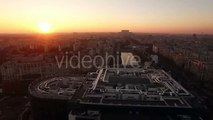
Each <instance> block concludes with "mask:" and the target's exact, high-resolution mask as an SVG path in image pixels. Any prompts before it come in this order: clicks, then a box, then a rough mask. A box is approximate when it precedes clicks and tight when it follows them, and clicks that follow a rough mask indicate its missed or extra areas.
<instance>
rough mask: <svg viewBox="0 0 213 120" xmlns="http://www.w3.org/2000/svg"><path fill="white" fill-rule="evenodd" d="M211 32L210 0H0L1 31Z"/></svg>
mask: <svg viewBox="0 0 213 120" xmlns="http://www.w3.org/2000/svg"><path fill="white" fill-rule="evenodd" d="M42 22H46V23H49V24H50V25H51V28H52V30H51V31H53V32H90V31H91V32H98V31H99V32H106V31H111V32H116V31H120V30H121V29H129V30H130V31H134V32H172V33H175V32H178V33H180V32H181V33H184V32H187V33H188V32H189V33H194V32H196V33H213V0H0V32H39V24H40V23H42Z"/></svg>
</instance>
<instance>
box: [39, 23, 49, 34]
mask: <svg viewBox="0 0 213 120" xmlns="http://www.w3.org/2000/svg"><path fill="white" fill-rule="evenodd" d="M39 28H40V32H41V33H49V32H51V26H50V24H49V23H46V22H43V23H39Z"/></svg>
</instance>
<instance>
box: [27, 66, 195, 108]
mask: <svg viewBox="0 0 213 120" xmlns="http://www.w3.org/2000/svg"><path fill="white" fill-rule="evenodd" d="M29 90H30V93H31V95H33V96H36V97H40V98H52V99H64V100H69V101H78V102H79V103H80V104H84V105H85V104H86V105H99V106H100V105H101V106H131V107H134V106H136V107H169V108H192V107H191V105H190V103H189V102H188V101H189V99H191V98H192V97H193V96H192V95H191V94H190V93H189V92H188V91H187V90H186V89H185V88H183V87H182V86H181V85H180V84H179V83H178V82H177V81H175V80H174V79H173V78H172V77H171V76H170V75H169V74H167V73H166V72H165V71H164V70H160V69H143V68H107V69H105V68H103V69H100V70H98V71H96V72H91V73H88V74H87V76H86V77H56V78H51V79H47V80H44V81H41V82H36V83H34V84H31V86H30V87H29Z"/></svg>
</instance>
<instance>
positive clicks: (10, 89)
mask: <svg viewBox="0 0 213 120" xmlns="http://www.w3.org/2000/svg"><path fill="white" fill-rule="evenodd" d="M212 39H213V36H212V35H208V34H154V33H152V34H151V33H150V34H149V33H133V32H131V31H129V30H122V31H121V32H111V33H104V32H103V33H77V32H75V33H61V34H1V35H0V46H1V47H0V53H1V57H0V64H1V74H0V78H1V79H0V120H15V119H19V120H67V119H69V120H74V119H76V120H77V119H92V120H99V119H106V120H107V119H119V118H122V119H145V120H146V119H147V120H154V119H156V118H158V119H162V120H211V119H212V118H213V117H212V107H213V103H212V101H213V94H212V93H213V90H212V87H211V86H212V85H213V81H212V79H213V75H212V73H213V62H212V61H213V49H212V48H213V46H212V45H213V41H212ZM125 55H127V56H125ZM85 56H86V57H85ZM97 56H98V57H97ZM109 56H110V57H109ZM128 56H130V57H131V56H134V57H133V59H131V60H130V61H126V62H125V59H127V58H128ZM69 58H70V59H69ZM108 58H109V59H108ZM102 59H103V60H106V61H103V60H102ZM81 60H84V61H86V62H82V61H81ZM79 61H80V62H79ZM131 61H134V66H131V65H132V63H131ZM129 62H130V63H129ZM83 63H85V64H83ZM85 65H86V66H87V67H85ZM113 109H114V111H113V112H112V110H113ZM119 109H122V110H119ZM151 111H155V112H154V113H153V112H151ZM151 114H152V115H151Z"/></svg>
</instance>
